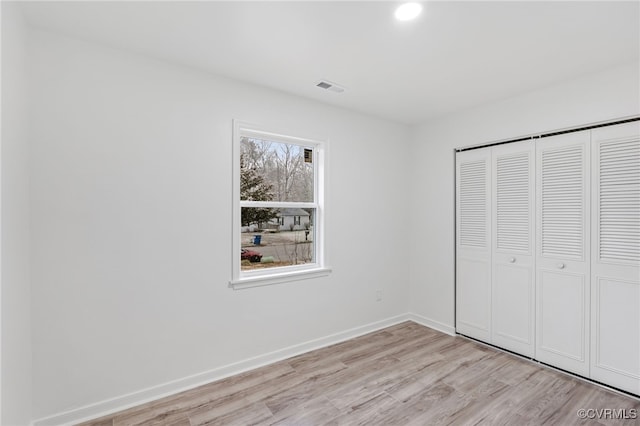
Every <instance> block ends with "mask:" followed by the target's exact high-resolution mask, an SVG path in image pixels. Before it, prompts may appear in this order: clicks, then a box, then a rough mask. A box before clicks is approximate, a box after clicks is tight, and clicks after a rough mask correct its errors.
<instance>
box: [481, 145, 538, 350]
mask: <svg viewBox="0 0 640 426" xmlns="http://www.w3.org/2000/svg"><path fill="white" fill-rule="evenodd" d="M492 157H493V167H492V172H493V178H492V181H493V192H492V200H493V224H492V225H493V226H492V229H493V268H492V273H493V279H492V290H491V300H492V303H491V318H492V328H491V343H493V344H495V345H497V346H500V347H503V348H505V349H509V350H512V351H514V352H518V353H520V354H522V355H526V356H530V357H533V356H534V349H535V348H534V322H535V320H534V318H535V315H534V309H535V299H534V297H535V287H534V279H533V277H534V269H533V260H534V248H533V241H534V231H533V224H534V221H533V216H534V200H535V192H534V188H535V186H534V183H535V181H534V179H535V177H534V176H535V175H534V171H535V168H534V159H535V158H534V157H535V151H534V144H533V141H524V142H516V143H510V144H506V145H498V146H495V147H493V148H492Z"/></svg>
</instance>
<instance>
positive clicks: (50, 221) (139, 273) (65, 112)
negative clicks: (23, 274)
mask: <svg viewBox="0 0 640 426" xmlns="http://www.w3.org/2000/svg"><path fill="white" fill-rule="evenodd" d="M31 36H32V39H31V41H32V43H31V52H30V53H31V56H30V60H31V64H30V65H31V67H32V71H33V72H32V79H31V81H30V83H31V85H32V93H33V96H32V105H33V108H32V114H31V116H30V119H31V128H32V135H31V138H30V142H31V162H32V167H31V176H30V177H31V226H32V247H33V251H32V294H33V305H32V308H33V319H32V321H33V354H34V359H33V374H34V417H35V418H41V417H46V416H50V415H54V414H56V413H60V412H62V411H64V410H71V409H74V408H77V407H80V406H83V405H86V404H91V403H95V402H100V401H102V400H105V399H108V398H112V397H117V396H121V395H124V394H126V393H129V392H136V391H139V390H141V389H143V388H146V387H150V386H155V385H159V384H162V383H165V382H168V381H171V380H174V379H180V378H184V377H186V376H189V375H193V374H198V373H201V372H206V371H208V370H211V369H214V368H217V367H220V366H225V365H228V364H230V363H234V362H236V361H239V360H244V359H247V358H249V357H254V356H258V355H262V354H265V353H268V352H270V351H274V350H278V349H282V348H286V347H288V346H290V345H295V344H299V343H301V342H305V341H308V340H310V339H315V338H319V337H323V336H327V335H329V334H332V333H337V332H342V331H344V330H347V329H350V328H353V327H358V326H363V325H365V324H369V323H372V322H376V321H380V320H384V319H387V318H391V317H393V316H396V315H399V314H405V313H406V312H407V311H408V300H407V297H406V295H407V293H408V280H409V275H408V268H407V258H408V248H407V244H406V241H407V239H408V227H407V225H406V221H405V219H404V217H403V215H404V213H402V212H406V210H407V206H406V203H405V201H406V199H407V197H408V192H407V187H406V172H405V168H406V162H407V160H408V154H407V151H406V147H407V142H406V141H407V139H408V136H409V134H408V129H407V128H406V127H405V126H401V125H396V124H393V123H389V122H385V121H383V120H379V119H375V118H370V117H367V116H363V115H359V114H355V113H351V112H348V111H345V110H341V109H338V108H334V107H328V106H324V105H321V104H318V103H315V102H311V101H307V100H304V99H301V98H296V97H292V96H289V95H285V94H282V93H279V92H275V91H271V90H267V89H263V88H259V87H255V86H250V85H247V84H243V83H238V82H234V81H230V80H226V79H222V78H218V77H214V76H211V75H208V74H204V73H201V72H198V71H195V70H189V69H185V68H180V67H178V66H174V65H170V64H167V63H164V62H160V61H156V60H153V59H147V58H143V57H138V56H135V55H132V54H128V53H125V52H122V51H118V50H112V49H109V48H106V47H101V46H98V45H95V44H90V43H85V42H81V41H76V40H73V39H68V38H64V37H62V36H58V35H54V34H51V33H46V32H40V31H34V32H33V33H32V35H31ZM330 96H333V94H330ZM234 118H237V119H241V120H244V121H249V122H253V123H259V124H264V125H268V126H270V127H280V126H281V127H286V128H294V129H297V130H299V131H300V132H302V134H303V135H307V134H310V135H312V136H315V135H320V136H323V135H325V136H327V137H328V138H329V146H328V149H329V153H328V157H329V158H328V165H329V169H328V176H329V181H328V188H327V205H328V209H329V211H328V214H327V232H328V234H327V245H328V250H329V251H328V256H329V262H330V266H332V267H333V273H332V275H330V276H329V277H326V278H318V279H311V280H305V281H300V282H296V283H288V284H281V285H275V286H269V287H260V288H253V289H246V290H240V291H233V290H231V289H229V288H227V284H228V281H229V279H230V278H231V270H230V266H229V265H230V264H231V256H232V252H231V234H232V230H231V228H230V224H231V205H230V201H231V166H232V164H231V148H232V146H231V131H232V119H234ZM378 289H381V290H382V292H383V300H382V302H376V298H375V292H376V290H378Z"/></svg>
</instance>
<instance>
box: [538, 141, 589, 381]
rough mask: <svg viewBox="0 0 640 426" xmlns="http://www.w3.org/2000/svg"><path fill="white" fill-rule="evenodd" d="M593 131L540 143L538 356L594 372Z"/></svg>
mask: <svg viewBox="0 0 640 426" xmlns="http://www.w3.org/2000/svg"><path fill="white" fill-rule="evenodd" d="M589 147H590V132H589V131H582V132H576V133H569V134H566V135H559V136H551V137H548V138H544V139H540V140H538V141H537V143H536V154H537V157H536V169H537V173H536V180H537V182H536V194H537V196H536V198H537V201H536V209H537V211H536V222H537V226H536V234H537V241H536V252H537V256H536V298H537V304H536V357H537V359H539V360H540V361H542V362H545V363H548V364H551V365H554V366H557V367H559V368H562V369H565V370H568V371H572V372H574V373H577V374H580V375H583V376H588V375H589V349H588V348H589V345H588V341H589V340H588V338H589V317H590V314H589V291H590V287H589V281H590V273H589V247H590V245H589V244H590V243H589V236H590V232H589V230H590V229H589V223H590V221H589V219H590V214H589V211H590V204H589V198H590V193H589V178H588V176H589V174H588V172H589V170H588V168H589V164H590V163H589V154H590V153H589Z"/></svg>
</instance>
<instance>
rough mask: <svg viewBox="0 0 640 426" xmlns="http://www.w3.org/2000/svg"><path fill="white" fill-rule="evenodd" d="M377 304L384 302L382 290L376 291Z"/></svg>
mask: <svg viewBox="0 0 640 426" xmlns="http://www.w3.org/2000/svg"><path fill="white" fill-rule="evenodd" d="M376 302H382V290H376Z"/></svg>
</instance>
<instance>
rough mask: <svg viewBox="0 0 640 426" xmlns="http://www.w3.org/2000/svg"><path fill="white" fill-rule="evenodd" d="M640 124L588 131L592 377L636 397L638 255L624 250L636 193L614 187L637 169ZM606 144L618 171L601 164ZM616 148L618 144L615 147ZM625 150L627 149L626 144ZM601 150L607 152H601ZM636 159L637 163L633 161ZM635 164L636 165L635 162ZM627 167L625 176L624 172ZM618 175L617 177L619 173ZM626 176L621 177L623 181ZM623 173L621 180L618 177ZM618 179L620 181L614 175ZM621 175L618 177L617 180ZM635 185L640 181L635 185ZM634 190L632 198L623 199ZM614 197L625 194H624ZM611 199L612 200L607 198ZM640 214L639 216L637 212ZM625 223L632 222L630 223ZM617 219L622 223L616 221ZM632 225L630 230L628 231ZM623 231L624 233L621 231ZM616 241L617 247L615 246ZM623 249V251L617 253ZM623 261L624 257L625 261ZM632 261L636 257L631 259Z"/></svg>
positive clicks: (630, 237)
mask: <svg viewBox="0 0 640 426" xmlns="http://www.w3.org/2000/svg"><path fill="white" fill-rule="evenodd" d="M638 138H640V122H638V121H636V122H632V123H626V124H620V125H616V126H609V127H603V128H600V129H594V130H593V131H592V166H591V169H592V218H593V221H592V235H593V237H592V249H591V274H592V277H591V312H592V316H591V378H593V379H594V380H598V381H601V382H604V383H607V384H610V385H611V386H615V387H618V388H620V389H623V390H626V391H629V392H633V393H634V394H636V395H640V262H639V261H638V257H637V252H635V254H634V253H633V249H631V250H629V245H627V244H628V243H629V242H630V241H635V242H636V243H637V238H638V237H637V235H638V232H640V230H639V229H637V227H638V225H640V220H638V218H637V217H636V218H635V220H634V218H633V217H632V216H633V215H631V217H630V215H629V211H630V210H629V208H631V209H633V208H634V207H635V206H636V205H638V204H640V201H639V200H638V199H640V189H638V188H636V189H635V190H636V191H638V192H635V191H634V190H633V189H634V188H628V189H631V191H629V190H628V189H627V191H624V189H623V191H622V192H619V191H620V189H619V188H618V186H619V185H621V184H622V185H623V186H624V183H627V184H628V183H629V181H633V180H634V178H631V179H630V176H629V171H630V169H629V167H634V166H635V167H636V170H638V169H640V165H638V164H637V163H638V162H640V159H639V157H638V156H640V152H638V148H637V147H638V144H639V143H638ZM625 141H626V142H627V143H628V142H631V144H632V145H635V148H632V150H633V151H631V149H627V151H622V152H621V151H620V146H619V145H620V143H621V142H622V143H624V142H625ZM603 144H606V145H609V149H608V151H609V152H608V154H607V156H608V157H609V158H611V156H613V157H615V161H616V162H618V158H619V161H620V162H621V163H620V164H616V166H618V165H619V166H621V169H620V170H615V171H614V170H612V169H611V165H610V164H602V163H601V157H600V156H601V148H602V145H603ZM615 145H618V146H617V147H616V146H615ZM627 146H628V145H627ZM605 149H606V148H605ZM634 159H635V160H637V161H634ZM634 163H635V164H634ZM603 167H604V168H606V172H605V173H606V174H607V175H608V176H607V178H608V180H609V182H610V179H613V180H614V181H616V182H614V184H613V185H607V187H606V189H605V192H607V193H608V194H607V195H608V197H609V202H608V204H609V205H608V206H607V207H606V208H607V209H613V211H611V210H609V214H608V215H609V221H607V218H606V217H605V218H604V221H607V222H608V223H607V225H608V226H607V227H605V229H604V230H602V229H601V227H602V226H604V221H603V218H602V216H601V196H602V195H603V194H602V190H601V179H600V177H601V170H603ZM623 169H626V173H625V172H624V171H623ZM621 172H622V173H621ZM625 174H626V177H622V176H624V175H625ZM621 175H622V176H621ZM619 176H620V177H619ZM621 177H622V178H621ZM638 185H640V183H639V184H638ZM634 192H635V196H636V197H635V200H634V199H632V198H633V196H632V198H631V199H630V198H629V197H627V196H628V195H629V193H631V194H633V193H634ZM617 194H624V195H623V196H620V195H617ZM612 196H613V197H614V198H615V199H614V200H612V199H611V197H612ZM638 214H639V215H640V212H638ZM629 220H631V222H635V223H633V224H632V225H630V228H629V224H628V223H627V222H628V221H629ZM618 221H622V222H618ZM634 227H636V228H635V229H633V228H634ZM625 228H626V230H625ZM603 231H604V233H607V234H608V235H607V240H608V241H607V244H606V246H605V249H604V250H605V252H606V254H605V255H604V256H601V236H602V234H603ZM616 243H620V245H621V246H625V245H626V250H625V247H620V246H618V247H616ZM617 248H622V249H623V251H624V253H623V254H622V255H619V254H618V253H616V249H617ZM625 257H627V258H628V259H625ZM633 257H636V259H633Z"/></svg>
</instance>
